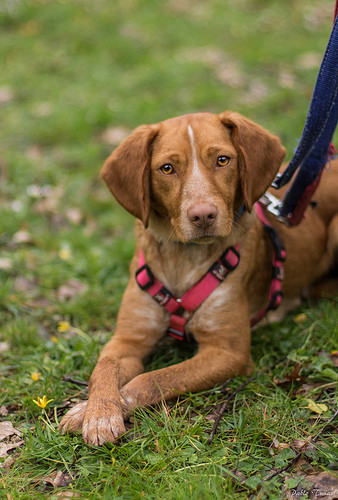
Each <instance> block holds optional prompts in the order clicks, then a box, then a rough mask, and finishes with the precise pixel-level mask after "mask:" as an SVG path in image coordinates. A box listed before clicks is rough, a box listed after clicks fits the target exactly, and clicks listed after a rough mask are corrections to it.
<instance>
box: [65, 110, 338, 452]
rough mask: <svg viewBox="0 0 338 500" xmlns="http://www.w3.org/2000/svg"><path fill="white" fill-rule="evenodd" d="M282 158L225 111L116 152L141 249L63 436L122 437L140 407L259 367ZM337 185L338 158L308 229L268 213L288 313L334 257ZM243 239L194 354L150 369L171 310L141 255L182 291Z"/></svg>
mask: <svg viewBox="0 0 338 500" xmlns="http://www.w3.org/2000/svg"><path fill="white" fill-rule="evenodd" d="M284 154H285V151H284V148H283V147H282V146H281V144H280V141H279V139H278V138H277V137H275V136H273V135H271V134H270V133H269V132H267V131H266V130H264V129H263V128H262V127H260V126H259V125H256V124H255V123H253V122H251V121H250V120H248V119H246V118H244V117H242V116H240V115H238V114H236V113H232V112H224V113H222V114H220V115H214V114H211V113H199V114H191V115H185V116H181V117H178V118H173V119H170V120H166V121H164V122H161V123H158V124H155V125H143V126H141V127H139V128H137V129H136V130H135V131H134V132H133V133H132V135H131V136H130V137H128V138H127V139H126V140H125V141H124V142H123V143H122V144H121V145H120V146H119V147H118V148H117V149H116V151H114V152H113V154H112V155H111V156H110V157H109V158H108V159H107V161H106V163H105V165H104V167H103V170H102V177H103V179H104V180H105V182H106V183H107V185H108V187H109V189H110V191H111V192H112V193H113V195H114V196H115V197H116V199H117V200H118V201H119V202H120V203H121V205H123V207H124V208H125V209H126V210H128V211H129V212H130V213H132V214H133V215H134V216H136V217H137V218H138V219H139V221H138V222H137V225H136V237H137V245H136V251H135V255H134V258H133V260H132V263H131V267H130V272H131V274H130V281H129V284H128V287H127V289H126V292H125V294H124V297H123V301H122V305H121V309H120V312H119V315H118V320H117V326H116V332H115V335H114V336H113V338H112V339H111V340H110V342H108V344H107V345H106V346H105V347H104V349H103V351H102V354H101V356H100V359H99V361H98V363H97V365H96V367H95V369H94V371H93V374H92V376H91V378H90V390H89V399H88V401H84V402H82V403H79V404H78V405H76V406H75V407H74V408H72V409H71V410H70V411H69V412H68V413H67V414H66V415H65V416H64V417H63V419H62V421H61V426H60V427H61V428H62V431H63V432H67V429H68V430H69V431H70V432H72V431H75V430H79V429H81V428H82V434H83V437H84V440H85V441H86V442H87V443H90V444H103V443H105V442H106V441H114V440H115V439H116V438H117V437H118V436H119V435H121V434H122V433H123V432H124V430H125V428H124V418H125V417H126V416H127V415H128V414H130V412H132V411H133V410H134V409H135V408H136V407H138V406H146V405H151V404H154V403H156V402H158V401H160V400H161V399H162V398H163V399H172V398H175V397H176V396H177V395H179V394H181V393H186V392H190V391H191V392H194V391H201V390H205V389H208V388H211V387H213V386H215V385H217V384H221V383H222V382H224V381H225V380H226V379H227V378H228V377H232V376H234V375H238V374H243V373H244V374H245V373H250V370H251V368H252V360H251V355H250V330H251V329H250V317H251V316H252V315H254V314H255V313H256V312H257V311H259V310H260V309H261V308H263V307H264V306H265V305H266V303H267V301H268V294H269V287H270V283H271V263H272V247H271V243H270V241H269V239H268V238H267V236H266V234H265V232H264V230H263V227H262V223H261V222H260V220H258V218H257V217H256V211H255V208H254V203H255V202H256V201H257V200H258V199H259V198H260V197H261V196H262V195H263V193H264V192H265V191H266V190H267V189H268V187H269V186H270V184H271V182H272V180H273V179H274V177H275V175H276V173H277V171H278V169H279V167H280V165H281V162H282V160H283V158H284ZM337 190H338V163H337V162H336V163H335V162H333V163H332V165H331V168H330V169H329V171H327V172H325V173H324V175H323V178H322V181H321V184H320V187H319V189H318V190H317V192H316V194H315V200H316V201H317V206H316V208H315V209H313V208H309V209H308V210H307V214H306V218H305V219H304V221H303V222H302V224H301V225H300V226H299V227H297V228H291V229H289V228H287V227H286V226H284V225H283V224H281V223H279V222H276V220H274V218H273V217H270V216H267V217H268V218H269V220H270V221H271V223H272V224H273V225H274V226H275V227H277V229H278V233H279V234H280V237H281V239H282V240H283V241H284V244H285V247H286V251H287V260H286V263H285V280H284V283H283V291H284V300H283V303H282V306H281V307H280V308H279V309H278V311H277V312H278V314H279V317H281V316H283V314H284V313H285V312H286V311H287V310H289V309H290V308H292V307H294V305H295V304H299V300H300V297H301V295H302V294H303V292H304V290H305V289H306V288H307V287H309V286H310V285H311V284H312V283H313V282H314V281H316V280H317V279H318V278H320V277H322V276H324V275H325V274H327V273H328V272H329V271H330V269H331V268H332V267H333V265H334V259H335V258H337V250H338V196H337ZM275 194H276V195H277V194H278V193H275ZM282 194H283V192H282V193H279V195H282ZM242 206H243V209H242V208H241V207H242ZM237 244H238V248H239V253H240V263H239V265H238V266H237V268H236V269H235V270H234V271H232V272H231V273H229V274H228V276H227V277H226V279H225V280H224V281H222V282H221V283H220V284H219V286H218V287H217V288H216V289H215V290H214V291H213V292H212V293H211V295H210V296H209V297H208V298H206V300H205V301H204V302H203V303H202V304H201V305H200V306H199V307H198V308H197V309H196V310H195V311H194V312H190V313H189V312H186V313H185V318H186V320H187V323H186V329H187V330H188V332H189V333H190V334H192V335H193V336H194V337H195V339H196V341H197V342H198V346H199V348H198V352H197V354H196V355H195V356H194V357H193V358H191V359H188V360H186V361H184V362H182V363H179V364H177V365H173V366H169V367H166V368H163V369H160V370H155V371H152V372H149V373H143V371H144V360H145V359H146V358H147V356H148V355H149V353H150V352H151V351H152V349H153V348H154V347H155V345H156V344H157V342H158V341H159V340H160V339H161V338H162V337H163V336H164V335H165V333H166V330H167V329H168V326H169V321H170V313H169V312H167V311H166V309H164V308H163V307H161V305H160V304H158V303H157V302H156V301H155V300H154V299H153V297H151V296H150V295H149V293H147V291H145V290H142V289H141V288H140V287H139V285H138V284H137V282H136V280H135V271H136V270H137V268H138V267H139V265H140V263H139V259H140V257H139V256H140V251H142V252H143V255H144V259H145V262H146V263H147V264H148V265H149V267H150V268H151V270H152V272H153V274H154V276H155V277H156V278H157V279H158V280H160V281H161V282H162V283H163V284H164V286H165V287H166V288H167V289H168V290H170V291H171V293H172V294H173V295H174V296H175V297H182V296H183V295H184V294H185V293H186V292H187V290H189V289H190V288H191V287H192V286H193V285H194V284H195V283H196V282H198V281H199V280H200V279H201V278H202V277H203V276H204V275H205V273H206V272H207V271H208V269H209V268H210V266H211V265H212V264H213V263H214V262H215V261H216V260H217V259H218V258H219V256H220V254H222V252H223V251H224V250H225V249H227V248H229V247H231V246H233V245H237Z"/></svg>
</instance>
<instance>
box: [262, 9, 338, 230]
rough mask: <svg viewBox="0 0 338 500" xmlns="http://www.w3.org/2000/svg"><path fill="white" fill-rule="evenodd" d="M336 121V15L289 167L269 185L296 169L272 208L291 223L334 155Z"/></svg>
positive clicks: (285, 180) (281, 182) (277, 185)
mask: <svg viewBox="0 0 338 500" xmlns="http://www.w3.org/2000/svg"><path fill="white" fill-rule="evenodd" d="M336 9H337V7H336ZM337 122H338V16H336V18H335V22H334V25H333V29H332V33H331V36H330V39H329V42H328V45H327V48H326V51H325V55H324V58H323V61H322V64H321V66H320V70H319V73H318V77H317V81H316V84H315V88H314V91H313V96H312V100H311V103H310V108H309V111H308V115H307V118H306V122H305V126H304V130H303V134H302V137H301V140H300V142H299V144H298V147H297V149H296V151H295V154H294V156H293V158H292V160H291V161H290V163H289V165H288V167H287V168H286V170H285V171H284V172H283V174H279V175H278V176H277V177H276V179H275V180H274V182H273V184H272V186H273V187H274V188H276V189H279V188H281V187H282V186H284V185H285V184H287V183H288V182H289V181H290V179H291V177H292V176H293V174H294V173H295V171H296V170H297V169H298V168H299V171H298V174H297V177H296V179H295V180H294V182H293V184H292V186H291V188H290V189H289V190H288V192H287V193H286V195H285V197H284V199H283V201H282V202H280V203H279V204H278V207H277V211H276V206H274V210H271V211H272V212H273V213H275V214H276V215H277V216H278V218H279V219H280V220H282V221H284V222H286V223H287V224H288V225H290V226H292V225H296V224H299V222H300V221H301V220H302V218H303V213H304V211H305V208H306V207H307V205H308V204H309V203H310V200H311V197H312V194H313V193H314V191H315V189H316V188H317V186H318V184H319V180H320V176H321V173H322V171H323V169H324V167H325V164H326V163H327V161H328V160H329V159H330V158H331V157H332V156H333V155H334V148H330V143H331V140H332V137H333V134H334V131H335V128H336V125H337ZM271 208H272V207H271ZM268 210H269V207H268Z"/></svg>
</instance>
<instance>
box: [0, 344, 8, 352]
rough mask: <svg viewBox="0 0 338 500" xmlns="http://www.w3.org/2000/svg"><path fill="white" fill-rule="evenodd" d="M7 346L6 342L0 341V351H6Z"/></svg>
mask: <svg viewBox="0 0 338 500" xmlns="http://www.w3.org/2000/svg"><path fill="white" fill-rule="evenodd" d="M9 347H10V346H9V343H8V342H0V353H2V352H5V351H8V350H9Z"/></svg>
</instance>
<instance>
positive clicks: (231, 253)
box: [220, 247, 240, 271]
mask: <svg viewBox="0 0 338 500" xmlns="http://www.w3.org/2000/svg"><path fill="white" fill-rule="evenodd" d="M239 259H240V255H239V252H238V251H237V250H236V248H235V247H230V248H227V250H226V251H225V252H224V253H223V254H222V255H221V257H220V261H221V262H222V264H223V265H224V266H225V267H226V268H227V269H228V271H233V270H234V269H236V267H237V266H238V264H239Z"/></svg>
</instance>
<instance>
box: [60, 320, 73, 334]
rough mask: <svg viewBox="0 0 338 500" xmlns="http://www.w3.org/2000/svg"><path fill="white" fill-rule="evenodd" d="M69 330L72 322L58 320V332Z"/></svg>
mask: <svg viewBox="0 0 338 500" xmlns="http://www.w3.org/2000/svg"><path fill="white" fill-rule="evenodd" d="M68 330H70V324H69V323H68V321H59V322H58V332H68Z"/></svg>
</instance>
